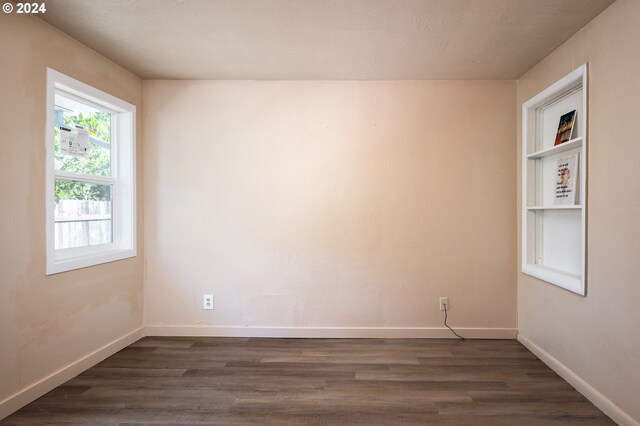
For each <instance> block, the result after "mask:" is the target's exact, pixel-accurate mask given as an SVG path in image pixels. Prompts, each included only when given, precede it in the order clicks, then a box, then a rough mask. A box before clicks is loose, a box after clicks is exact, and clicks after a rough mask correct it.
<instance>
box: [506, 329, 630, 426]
mask: <svg viewBox="0 0 640 426" xmlns="http://www.w3.org/2000/svg"><path fill="white" fill-rule="evenodd" d="M518 341H519V342H520V343H522V344H523V345H524V346H525V347H526V348H527V349H529V350H530V351H531V352H533V354H534V355H535V356H537V357H538V358H540V359H541V360H542V362H544V363H545V364H547V365H548V366H549V367H550V368H551V369H552V370H553V371H555V372H556V373H558V375H559V376H560V377H562V378H563V379H564V380H566V381H567V382H568V383H569V384H570V385H571V386H573V387H574V388H576V389H577V390H578V392H580V393H581V394H582V395H584V396H585V398H587V399H588V400H589V401H591V402H592V403H593V405H595V406H596V407H598V408H599V409H601V410H602V411H603V412H604V413H605V414H606V415H607V416H609V417H610V418H611V419H612V420H613V421H614V422H616V423H618V424H619V425H621V426H640V423H638V422H637V421H636V420H634V419H633V418H632V417H631V416H630V415H628V414H627V413H625V412H624V411H623V410H622V409H621V408H620V407H619V406H617V405H616V404H615V403H614V402H613V401H611V400H610V399H609V398H607V397H606V396H604V395H603V394H601V393H600V392H599V391H598V390H597V389H596V388H594V387H593V386H591V385H590V384H589V383H587V382H586V381H585V380H584V379H582V378H581V377H580V376H578V375H577V374H576V373H575V372H573V370H571V369H570V368H569V367H567V366H566V365H564V364H563V363H561V362H560V361H558V360H557V359H556V358H555V357H554V356H553V355H551V354H549V352H547V351H545V350H544V349H542V348H541V347H540V346H538V345H536V344H535V343H533V342H532V341H531V340H529V339H527V338H526V337H524V336H523V335H522V334H518Z"/></svg>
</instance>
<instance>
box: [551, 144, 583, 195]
mask: <svg viewBox="0 0 640 426" xmlns="http://www.w3.org/2000/svg"><path fill="white" fill-rule="evenodd" d="M577 181H578V154H577V153H576V154H571V155H567V156H566V157H562V158H560V159H559V160H558V169H557V174H556V193H555V198H554V202H555V204H558V205H572V204H575V202H576V184H577Z"/></svg>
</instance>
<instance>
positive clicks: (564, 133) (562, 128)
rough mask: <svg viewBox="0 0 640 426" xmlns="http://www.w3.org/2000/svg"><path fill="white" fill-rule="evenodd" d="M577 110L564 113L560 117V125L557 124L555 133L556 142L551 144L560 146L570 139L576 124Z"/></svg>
mask: <svg viewBox="0 0 640 426" xmlns="http://www.w3.org/2000/svg"><path fill="white" fill-rule="evenodd" d="M576 115H577V110H575V109H574V110H573V111H571V112H568V113H566V114H565V115H563V116H562V117H560V123H559V124H558V132H557V133H556V141H555V143H554V144H553V145H554V146H555V145H560V144H561V143H565V142H566V141H568V140H570V139H571V136H572V135H573V125H574V124H575V122H576Z"/></svg>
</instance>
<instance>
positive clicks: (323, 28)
mask: <svg viewBox="0 0 640 426" xmlns="http://www.w3.org/2000/svg"><path fill="white" fill-rule="evenodd" d="M612 2H613V1H612V0H138V1H135V0H100V1H89V0H47V12H46V14H45V15H43V16H42V18H43V19H44V20H46V21H48V22H50V23H51V24H53V25H55V26H56V27H58V28H60V29H61V30H63V31H64V32H66V33H68V34H70V35H71V36H73V37H75V38H76V39H78V40H80V41H81V42H82V43H84V44H86V45H88V46H90V47H92V48H93V49H95V50H97V51H98V52H100V53H102V54H103V55H105V56H107V57H109V58H111V59H113V60H114V61H115V62H117V63H119V64H121V65H123V66H124V67H126V68H128V69H130V70H131V71H133V72H135V73H136V74H138V75H139V76H141V77H143V78H145V79H321V80H323V79H328V80H420V79H515V78H518V77H520V76H521V75H522V74H523V73H525V72H526V71H527V70H528V69H529V68H531V67H532V66H533V65H535V64H536V63H537V62H538V61H540V60H541V59H542V58H544V57H545V56H546V55H547V54H549V53H550V52H551V51H552V50H553V49H555V48H556V47H558V46H559V45H560V44H562V42H564V41H565V40H567V39H568V38H569V37H570V36H571V35H572V34H574V33H575V32H576V31H578V30H579V29H580V28H582V27H583V26H584V25H585V24H586V23H588V22H589V21H590V20H591V19H593V18H594V17H595V16H596V15H598V14H599V13H600V12H601V11H603V10H604V9H605V8H606V7H607V6H609V5H610V4H611V3H612Z"/></svg>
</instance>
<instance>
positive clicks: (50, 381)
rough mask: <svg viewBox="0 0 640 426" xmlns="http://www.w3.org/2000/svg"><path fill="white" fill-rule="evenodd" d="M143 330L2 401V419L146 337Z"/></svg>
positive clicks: (0, 410) (0, 409) (98, 350)
mask: <svg viewBox="0 0 640 426" xmlns="http://www.w3.org/2000/svg"><path fill="white" fill-rule="evenodd" d="M143 331H144V328H142V327H141V328H139V329H137V330H134V331H132V332H131V333H129V334H127V335H125V336H122V337H120V338H119V339H116V340H114V341H113V342H111V343H109V344H107V345H105V346H103V347H101V348H99V349H97V350H95V351H93V352H91V353H90V354H88V355H86V356H84V357H82V358H80V359H79V360H77V361H75V362H72V363H71V364H69V365H67V366H66V367H63V368H61V369H60V370H58V371H56V372H55V373H52V374H50V375H49V376H47V377H45V378H43V379H42V380H40V381H38V382H36V383H34V384H32V385H30V386H28V387H27V388H25V389H22V390H21V391H19V392H17V393H15V394H13V395H11V396H10V397H8V398H6V399H4V400H3V401H0V420H2V419H3V418H5V417H7V416H8V415H10V414H11V413H13V412H15V411H17V410H19V409H20V408H22V407H24V406H25V405H27V404H29V403H30V402H33V401H35V400H36V399H38V398H40V397H41V396H42V395H44V394H46V393H47V392H50V391H51V390H53V389H55V388H56V387H58V386H60V385H61V384H63V383H65V382H66V381H68V380H70V379H72V378H74V377H75V376H77V375H78V374H80V373H82V372H83V371H85V370H87V369H88V368H90V367H93V366H94V365H96V364H97V363H99V362H101V361H103V360H104V359H106V358H108V357H110V356H111V355H113V354H115V353H116V352H118V351H119V350H121V349H124V348H126V347H127V346H129V345H130V344H132V343H134V342H135V341H137V340H138V339H140V338H142V337H144V333H143Z"/></svg>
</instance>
